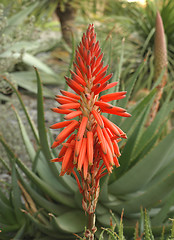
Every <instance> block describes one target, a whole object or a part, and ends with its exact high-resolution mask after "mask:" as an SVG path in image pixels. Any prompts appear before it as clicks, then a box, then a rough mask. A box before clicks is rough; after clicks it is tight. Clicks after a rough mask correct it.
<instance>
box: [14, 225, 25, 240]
mask: <svg viewBox="0 0 174 240" xmlns="http://www.w3.org/2000/svg"><path fill="white" fill-rule="evenodd" d="M25 228H26V224H25V223H24V224H23V225H22V227H21V228H20V229H19V230H18V231H17V233H16V235H15V236H14V237H13V240H19V239H22V238H23V235H24V233H25Z"/></svg>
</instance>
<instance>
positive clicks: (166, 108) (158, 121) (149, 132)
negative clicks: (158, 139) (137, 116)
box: [134, 100, 174, 157]
mask: <svg viewBox="0 0 174 240" xmlns="http://www.w3.org/2000/svg"><path fill="white" fill-rule="evenodd" d="M173 107H174V100H173V101H171V102H170V103H164V104H163V106H162V108H161V109H160V111H159V112H158V114H157V116H156V118H155V119H154V121H153V122H152V123H151V125H150V126H149V127H148V128H147V129H146V131H144V133H143V135H142V137H141V139H140V140H139V143H138V144H137V146H136V148H135V151H134V153H135V157H136V156H137V155H138V154H139V153H140V152H141V151H142V149H143V148H145V146H146V145H147V144H148V142H150V140H151V139H152V137H153V136H154V134H155V132H156V131H157V130H158V129H159V128H160V127H161V125H162V123H164V122H165V121H166V118H167V117H168V115H169V113H170V112H171V110H172V109H173Z"/></svg>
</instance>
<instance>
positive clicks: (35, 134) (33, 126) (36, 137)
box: [4, 78, 39, 143]
mask: <svg viewBox="0 0 174 240" xmlns="http://www.w3.org/2000/svg"><path fill="white" fill-rule="evenodd" d="M4 80H5V81H6V82H7V83H8V84H9V85H10V86H11V87H12V89H13V91H14V92H15V93H16V95H17V97H18V99H19V102H20V104H21V106H22V109H23V110H24V113H25V115H26V118H27V120H28V123H29V125H30V127H31V130H32V132H33V134H34V137H35V139H36V141H37V142H38V143H39V139H38V133H37V130H36V128H35V125H34V124H33V122H32V120H31V118H30V116H29V114H28V112H27V109H26V107H25V105H24V102H23V101H22V98H21V95H20V93H19V92H18V90H17V89H16V87H15V86H14V85H13V84H12V83H11V82H10V81H9V80H8V79H6V78H4Z"/></svg>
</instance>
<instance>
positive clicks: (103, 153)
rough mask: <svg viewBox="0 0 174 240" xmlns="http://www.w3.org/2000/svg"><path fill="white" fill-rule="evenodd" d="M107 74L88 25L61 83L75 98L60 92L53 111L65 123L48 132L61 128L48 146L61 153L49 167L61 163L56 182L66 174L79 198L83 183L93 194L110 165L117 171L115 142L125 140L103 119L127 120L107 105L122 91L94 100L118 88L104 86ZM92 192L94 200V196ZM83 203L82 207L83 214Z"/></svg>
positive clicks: (117, 98)
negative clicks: (92, 188)
mask: <svg viewBox="0 0 174 240" xmlns="http://www.w3.org/2000/svg"><path fill="white" fill-rule="evenodd" d="M107 68H108V65H107V66H104V62H103V53H101V49H100V46H99V42H98V41H96V34H95V32H94V26H93V25H89V27H88V29H87V31H86V34H83V37H82V41H81V42H80V44H79V46H78V48H77V50H76V57H75V62H74V71H72V70H70V73H71V78H68V77H65V79H66V83H67V84H68V86H69V87H70V88H71V89H72V90H73V91H74V92H75V93H72V92H68V91H64V90H60V92H61V94H62V95H57V96H56V101H57V102H58V103H59V104H60V106H59V107H58V108H53V109H52V110H53V111H54V112H57V113H62V114H66V115H65V117H64V119H65V120H66V121H64V122H60V123H56V124H54V125H52V126H51V128H53V129H56V128H63V127H64V129H63V130H62V131H61V132H60V134H59V135H58V136H57V138H56V140H55V142H54V143H53V145H52V148H55V147H57V146H59V145H60V144H62V145H63V146H62V149H61V151H60V153H59V155H58V157H57V158H56V159H53V160H52V161H54V162H62V169H61V173H60V175H61V176H62V175H64V174H65V173H67V174H70V173H73V174H74V175H75V178H76V180H77V183H78V186H79V189H80V191H81V192H83V191H84V188H85V187H84V183H85V182H86V181H87V182H88V183H89V184H92V185H95V189H97V188H98V186H99V180H100V178H101V177H102V176H104V175H105V174H107V173H111V172H112V169H113V166H114V165H116V167H119V162H118V157H119V156H120V151H119V148H118V142H119V141H120V139H121V138H127V137H126V134H125V133H124V132H123V131H122V130H121V129H120V128H119V127H118V126H116V125H115V124H114V123H112V122H111V121H110V120H108V119H107V118H106V117H105V116H104V115H102V113H111V114H115V115H118V116H122V117H130V116H131V115H130V114H129V113H127V112H126V110H125V109H123V108H120V107H116V106H113V105H112V104H110V103H109V102H111V101H113V100H119V99H122V98H124V97H125V96H126V92H125V91H123V92H115V93H110V94H106V95H102V96H101V97H100V96H99V95H100V93H101V92H104V91H105V90H107V89H109V88H111V87H113V86H116V85H117V82H112V83H109V80H110V79H111V78H112V74H109V75H107ZM74 118H76V119H77V118H78V120H75V119H74ZM64 141H65V142H64ZM63 142H64V143H63ZM75 169H77V171H78V172H79V175H80V177H81V181H79V180H78V177H77V175H76V171H75ZM80 182H81V183H80ZM81 184H82V186H81ZM95 192H96V194H98V193H97V192H98V190H96V191H95ZM84 194H85V193H84ZM86 195H88V203H89V206H88V210H87V211H88V212H93V211H94V210H95V206H91V205H90V199H89V194H87V193H86ZM96 198H97V196H96ZM85 199H87V196H86V197H85ZM85 201H87V200H84V201H83V207H84V209H87V208H86V207H85V204H86V202H85ZM91 202H92V201H91Z"/></svg>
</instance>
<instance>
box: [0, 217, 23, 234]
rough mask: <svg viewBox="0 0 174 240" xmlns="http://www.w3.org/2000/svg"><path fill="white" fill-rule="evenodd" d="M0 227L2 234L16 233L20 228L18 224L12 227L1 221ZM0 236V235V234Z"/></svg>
mask: <svg viewBox="0 0 174 240" xmlns="http://www.w3.org/2000/svg"><path fill="white" fill-rule="evenodd" d="M0 226H1V230H2V233H11V232H13V231H17V230H18V229H19V227H20V226H19V225H18V224H12V225H9V224H3V223H2V222H1V220H0ZM0 236H1V233H0Z"/></svg>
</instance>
